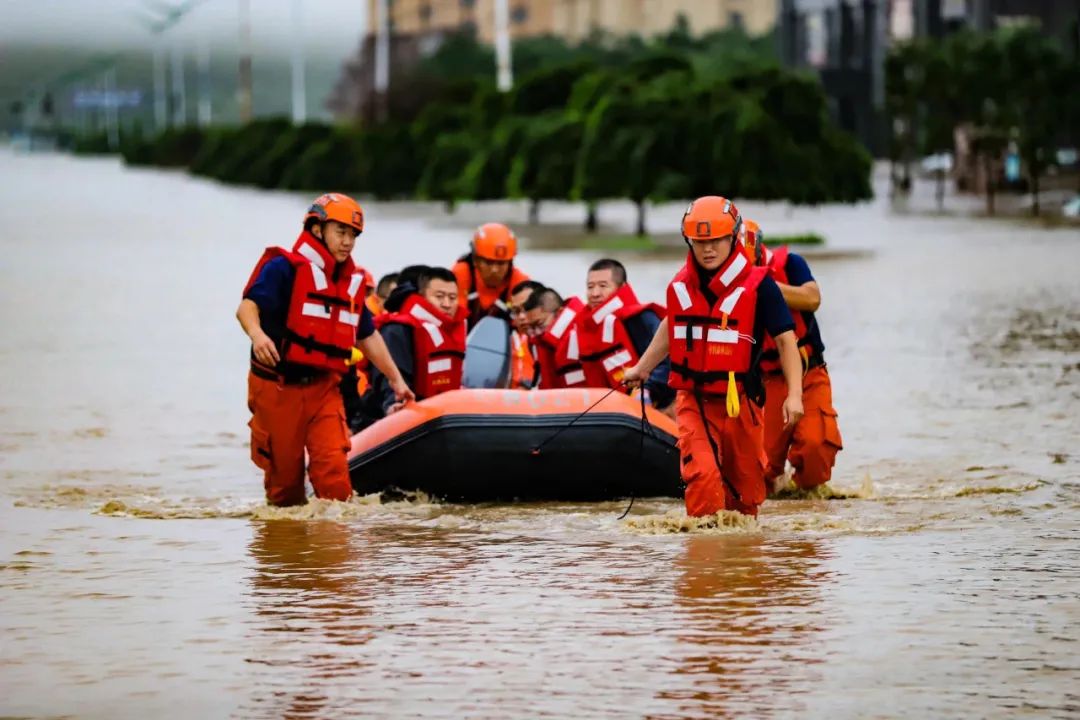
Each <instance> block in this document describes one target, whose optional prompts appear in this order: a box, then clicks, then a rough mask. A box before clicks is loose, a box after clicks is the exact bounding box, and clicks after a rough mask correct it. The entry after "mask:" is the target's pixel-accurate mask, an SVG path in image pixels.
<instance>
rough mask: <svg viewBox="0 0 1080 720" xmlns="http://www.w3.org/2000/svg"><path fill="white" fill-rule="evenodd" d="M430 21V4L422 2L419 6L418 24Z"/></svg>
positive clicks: (425, 23)
mask: <svg viewBox="0 0 1080 720" xmlns="http://www.w3.org/2000/svg"><path fill="white" fill-rule="evenodd" d="M430 22H431V5H430V4H429V3H424V4H423V5H421V6H420V24H422V25H427V24H428V23H430Z"/></svg>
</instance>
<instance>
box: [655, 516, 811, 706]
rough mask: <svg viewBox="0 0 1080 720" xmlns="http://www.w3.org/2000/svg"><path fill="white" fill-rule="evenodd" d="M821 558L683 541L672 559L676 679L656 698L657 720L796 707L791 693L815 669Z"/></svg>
mask: <svg viewBox="0 0 1080 720" xmlns="http://www.w3.org/2000/svg"><path fill="white" fill-rule="evenodd" d="M828 554H829V553H828V550H827V549H823V548H822V547H821V546H820V543H818V542H814V541H800V540H796V541H793V542H792V541H788V542H783V543H778V542H775V541H768V540H766V539H764V538H762V537H760V536H757V537H755V536H742V537H732V538H716V537H702V536H693V537H690V538H688V539H687V541H686V543H685V545H684V548H683V551H682V552H681V554H680V555H679V556H678V557H677V558H676V561H675V570H676V572H677V573H678V575H677V577H676V579H675V598H674V605H675V607H674V612H675V621H676V629H675V632H674V635H675V639H676V640H677V642H678V646H677V648H676V650H675V653H674V656H673V657H672V658H670V659H671V660H672V661H674V663H675V668H674V670H673V671H672V673H673V676H674V677H672V678H671V681H670V682H667V683H664V686H665V687H664V689H663V690H661V691H659V692H658V693H657V697H658V698H659V699H661V700H664V701H665V703H664V706H665V708H666V711H665V712H664V713H663V714H662V716H664V717H679V718H690V717H694V718H698V717H700V718H713V717H737V716H742V717H753V716H755V715H757V714H758V713H761V712H763V711H771V712H776V711H777V710H778V709H780V708H786V709H789V710H797V709H799V708H798V702H797V701H796V702H795V703H794V704H793V703H792V697H793V695H795V694H796V693H794V692H793V691H796V690H797V689H798V688H799V686H802V685H804V684H806V683H808V682H809V683H813V682H815V681H816V680H817V679H818V678H820V675H821V673H822V670H821V669H820V668H816V669H815V668H814V666H815V665H819V664H820V663H821V662H822V661H821V660H820V659H819V658H817V657H816V651H817V647H818V645H819V644H820V639H819V638H818V637H817V636H818V635H819V633H821V631H822V630H823V628H824V627H825V625H826V623H827V621H828V618H829V615H828V614H827V613H825V612H824V607H823V603H822V593H821V586H822V585H825V584H826V583H828V582H830V579H831V578H830V574H829V572H828V571H827V570H825V569H823V567H822V561H823V559H824V558H826V557H828Z"/></svg>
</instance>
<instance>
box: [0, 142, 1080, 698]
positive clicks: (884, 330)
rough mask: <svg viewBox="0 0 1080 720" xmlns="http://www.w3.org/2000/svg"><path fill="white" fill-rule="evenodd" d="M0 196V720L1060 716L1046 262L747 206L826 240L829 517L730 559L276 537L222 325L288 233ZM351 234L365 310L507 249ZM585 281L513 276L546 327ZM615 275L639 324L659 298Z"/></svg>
mask: <svg viewBox="0 0 1080 720" xmlns="http://www.w3.org/2000/svg"><path fill="white" fill-rule="evenodd" d="M0 178H2V182H0V242H2V243H3V245H2V254H0V328H2V330H0V388H2V390H0V632H2V635H0V638H2V640H0V686H2V690H0V715H4V716H35V717H36V716H49V717H55V716H78V717H101V718H123V717H139V718H142V717H178V718H181V717H183V718H186V717H225V716H230V717H239V718H279V717H345V716H354V717H355V716H362V717H398V716H424V717H446V718H460V717H491V718H506V717H515V718H518V717H520V718H525V717H528V718H535V717H553V718H568V717H590V718H592V717H595V718H602V717H612V718H615V717H618V718H623V717H652V718H691V717H700V718H715V717H736V716H738V717H828V718H845V717H920V718H921V717H944V716H949V717H973V718H986V717H1002V718H1012V717H1040V718H1041V717H1076V716H1077V715H1078V714H1080V642H1078V640H1080V599H1078V597H1080V530H1078V523H1077V519H1078V510H1080V447H1078V440H1080V420H1078V415H1080V312H1078V310H1077V308H1080V281H1078V275H1077V273H1078V268H1080V233H1078V231H1077V230H1076V229H1075V228H1073V229H1056V230H1046V229H1041V228H1038V227H1034V226H1030V225H1027V224H1023V223H1017V222H1011V221H993V222H992V221H986V220H980V219H977V218H971V217H967V216H963V215H960V214H958V215H955V216H947V215H946V216H925V215H918V214H912V213H899V212H896V211H894V210H892V209H890V207H889V206H888V204H887V202H886V201H884V200H882V201H877V202H875V203H871V204H867V205H862V206H858V207H849V208H837V207H826V208H819V209H811V210H808V209H796V210H794V211H789V210H788V209H787V208H785V207H780V206H775V205H760V204H755V203H744V204H743V208H742V209H743V211H744V213H745V214H747V215H749V216H751V217H754V218H756V219H758V220H759V221H760V222H761V224H762V225H763V226H764V227H765V228H766V230H767V231H769V230H770V229H771V230H772V231H773V232H776V233H784V232H791V231H817V232H821V233H823V234H825V235H827V236H828V237H829V241H830V242H829V250H830V254H829V255H828V256H825V257H821V258H820V259H819V260H818V261H814V260H813V256H811V262H812V263H813V270H814V272H815V274H816V276H817V278H818V280H819V282H820V283H821V286H822V288H823V296H824V303H825V304H824V308H823V310H822V312H821V313H820V319H821V323H822V326H823V329H824V333H825V340H826V343H827V344H828V351H827V356H828V358H829V366H830V370H831V371H832V376H833V382H834V387H835V399H836V406H837V408H838V409H839V411H840V421H841V427H842V430H843V433H844V439H845V443H846V449H845V451H844V452H843V453H842V454H841V456H840V461H839V464H838V467H837V470H836V474H835V480H834V483H833V485H834V486H835V487H834V489H833V491H832V493H831V494H830V495H829V496H826V495H822V496H820V497H815V498H806V497H802V498H791V499H781V500H776V501H770V502H769V503H767V504H766V505H765V506H764V508H763V512H762V516H761V519H760V522H759V523H756V524H755V523H734V522H733V523H729V524H728V525H727V526H724V527H719V528H715V527H714V528H711V529H702V528H696V527H694V525H693V524H692V523H687V522H685V521H684V520H683V519H682V517H681V516H682V512H681V504H680V503H679V502H676V501H655V500H653V501H649V500H646V501H639V502H638V503H637V504H636V505H635V507H634V510H633V513H632V514H631V515H630V517H629V518H628V519H627V520H626V521H623V522H619V521H617V520H616V517H617V515H618V514H619V513H621V512H622V510H623V509H624V506H623V504H622V503H600V504H593V505H559V504H541V505H527V506H517V505H479V506H461V505H444V504H439V503H434V502H429V501H425V500H424V499H422V498H421V499H416V500H414V501H411V502H398V503H390V504H385V505H384V504H380V503H379V501H378V500H377V499H376V498H360V499H358V500H356V501H355V502H353V503H350V504H347V505H342V504H332V503H321V502H315V503H312V504H310V505H308V506H307V507H304V508H301V509H292V510H288V511H281V510H271V509H268V508H266V507H264V506H263V504H262V501H261V484H260V478H259V476H258V473H257V471H256V469H255V468H254V467H253V466H252V465H251V464H250V462H249V460H248V456H247V451H246V437H245V430H246V427H245V423H246V421H247V415H246V408H245V406H244V398H245V364H246V345H245V342H244V338H243V337H242V335H241V333H240V330H239V329H238V327H237V326H236V323H235V321H234V320H233V317H232V313H233V310H234V308H235V306H236V302H237V299H238V296H239V291H240V287H241V285H242V284H243V281H244V280H245V279H246V276H247V273H248V272H249V271H250V268H251V266H252V264H253V263H254V262H255V260H256V258H257V256H258V253H259V250H260V249H261V248H262V247H263V246H265V245H267V244H279V243H288V242H291V240H292V237H293V235H294V231H295V229H296V228H297V226H298V224H299V220H300V215H301V212H302V211H303V209H304V205H305V202H306V201H307V200H309V198H306V197H301V196H298V195H291V194H282V193H264V192H256V191H252V190H245V189H235V188H226V187H222V186H219V185H217V184H214V183H211V182H205V181H202V180H197V179H192V178H189V177H187V176H185V175H183V174H178V173H171V172H160V171H148V170H131V169H125V168H123V167H121V166H120V165H119V164H118V163H116V162H115V161H112V160H78V159H72V158H68V157H62V156H25V155H15V154H13V153H11V152H10V151H8V150H0ZM367 209H368V226H369V231H368V232H366V233H365V234H364V236H363V240H362V241H361V243H360V244H359V248H358V250H357V252H356V256H357V258H358V259H359V260H360V261H361V262H362V263H363V264H364V265H366V266H368V267H370V268H372V269H373V270H374V271H376V272H379V273H382V272H386V271H389V270H391V269H394V268H396V267H398V266H400V265H403V264H405V263H407V262H414V261H427V262H440V261H441V262H445V263H449V262H450V261H452V260H453V258H454V257H455V255H456V254H457V253H458V252H459V251H460V250H461V249H462V248H463V247H464V245H465V243H466V239H467V237H468V227H469V225H470V224H472V223H474V222H478V221H479V220H480V219H482V218H484V217H486V215H494V216H496V217H508V218H510V219H512V220H513V219H523V217H524V209H523V208H521V207H520V206H509V205H488V206H479V207H477V206H472V207H469V206H467V207H465V208H463V209H462V210H461V211H460V212H459V214H458V215H455V216H451V217H447V216H444V215H443V214H442V213H441V211H440V210H439V209H438V208H435V207H432V206H426V205H381V204H369V205H368V208H367ZM682 209H683V208H682V206H681V205H679V206H675V205H672V206H664V207H661V208H657V209H655V210H654V211H653V212H652V215H651V218H650V223H651V224H652V226H653V227H657V228H659V227H665V228H667V227H672V228H673V227H677V226H676V223H677V222H678V219H679V217H680V214H681V212H682ZM580 216H581V211H580V208H575V207H573V206H553V207H546V206H545V208H544V218H545V220H547V221H550V222H552V223H561V222H565V223H569V222H578V221H579V220H580ZM602 216H603V218H604V219H605V220H606V221H609V222H612V223H614V224H615V225H616V226H620V225H621V226H623V227H627V226H629V225H630V224H631V223H632V221H633V214H632V210H631V209H630V208H627V207H623V206H621V205H613V206H610V207H605V208H604V209H603V213H602ZM522 234H523V235H524V236H526V239H527V236H528V235H529V231H528V228H527V227H522ZM838 251H839V252H838ZM848 251H850V252H848ZM589 259H590V255H589V254H587V253H580V252H544V251H538V250H526V251H525V252H524V253H523V255H522V258H521V265H522V266H523V267H524V268H526V269H527V270H529V271H531V272H532V273H533V274H534V275H535V276H537V277H538V278H540V279H542V280H545V281H547V282H549V283H551V284H554V285H555V286H557V287H558V288H560V289H562V290H564V291H574V290H578V289H579V288H580V285H581V283H582V279H583V276H584V271H585V267H586V264H587V262H588V261H589ZM626 259H627V260H628V263H629V265H630V273H631V279H632V281H633V282H634V283H635V284H636V286H637V290H638V293H639V295H642V296H644V297H647V298H650V299H659V298H661V292H662V289H663V287H664V285H665V283H666V282H667V280H668V279H669V278H670V276H671V274H672V273H673V272H674V270H675V264H674V262H673V261H671V260H670V259H663V258H659V259H657V258H651V259H638V260H635V259H633V258H632V257H627V258H626Z"/></svg>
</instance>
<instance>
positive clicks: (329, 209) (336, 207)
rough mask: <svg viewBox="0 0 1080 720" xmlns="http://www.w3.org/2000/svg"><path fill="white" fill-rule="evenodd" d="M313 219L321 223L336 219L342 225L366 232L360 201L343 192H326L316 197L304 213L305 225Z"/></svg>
mask: <svg viewBox="0 0 1080 720" xmlns="http://www.w3.org/2000/svg"><path fill="white" fill-rule="evenodd" d="M312 220H315V221H316V222H321V223H323V222H326V221H327V220H336V221H337V222H339V223H341V224H342V225H348V226H349V227H353V228H356V232H364V211H363V210H362V209H361V208H360V203H358V202H356V201H355V200H353V199H352V198H351V197H349V196H348V195H342V194H341V193H326V194H325V195H320V196H319V197H317V198H315V202H313V203H311V207H309V208H308V211H307V214H306V215H304V227H308V224H309V223H310V222H311V221H312Z"/></svg>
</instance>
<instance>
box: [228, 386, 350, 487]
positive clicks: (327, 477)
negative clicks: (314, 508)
mask: <svg viewBox="0 0 1080 720" xmlns="http://www.w3.org/2000/svg"><path fill="white" fill-rule="evenodd" d="M339 382H340V376H338V375H335V374H333V373H326V375H325V376H324V377H319V378H317V379H315V380H314V381H312V382H311V383H309V384H306V385H299V384H298V385H283V384H279V383H277V382H275V381H273V380H265V379H263V378H260V377H257V376H255V375H254V374H252V373H250V372H249V373H248V408H249V409H250V410H251V414H252V417H251V422H250V423H249V425H250V426H251V459H252V461H253V462H254V463H255V464H256V465H258V466H259V468H260V469H262V471H263V473H264V474H265V477H264V481H263V483H264V485H265V487H266V501H267V502H269V503H270V504H271V505H282V506H284V505H303V504H304V503H305V502H307V497H306V494H305V492H304V448H307V452H308V468H307V470H308V475H309V476H310V478H311V486H312V487H313V488H314V490H315V495H316V497H320V498H323V499H325V500H348V499H349V498H350V497H352V484H351V483H350V482H349V465H348V462H347V460H346V457H347V455H348V452H349V430H348V425H347V424H346V422H345V406H344V404H343V403H342V399H341V392H340V390H339V389H338V383H339Z"/></svg>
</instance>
